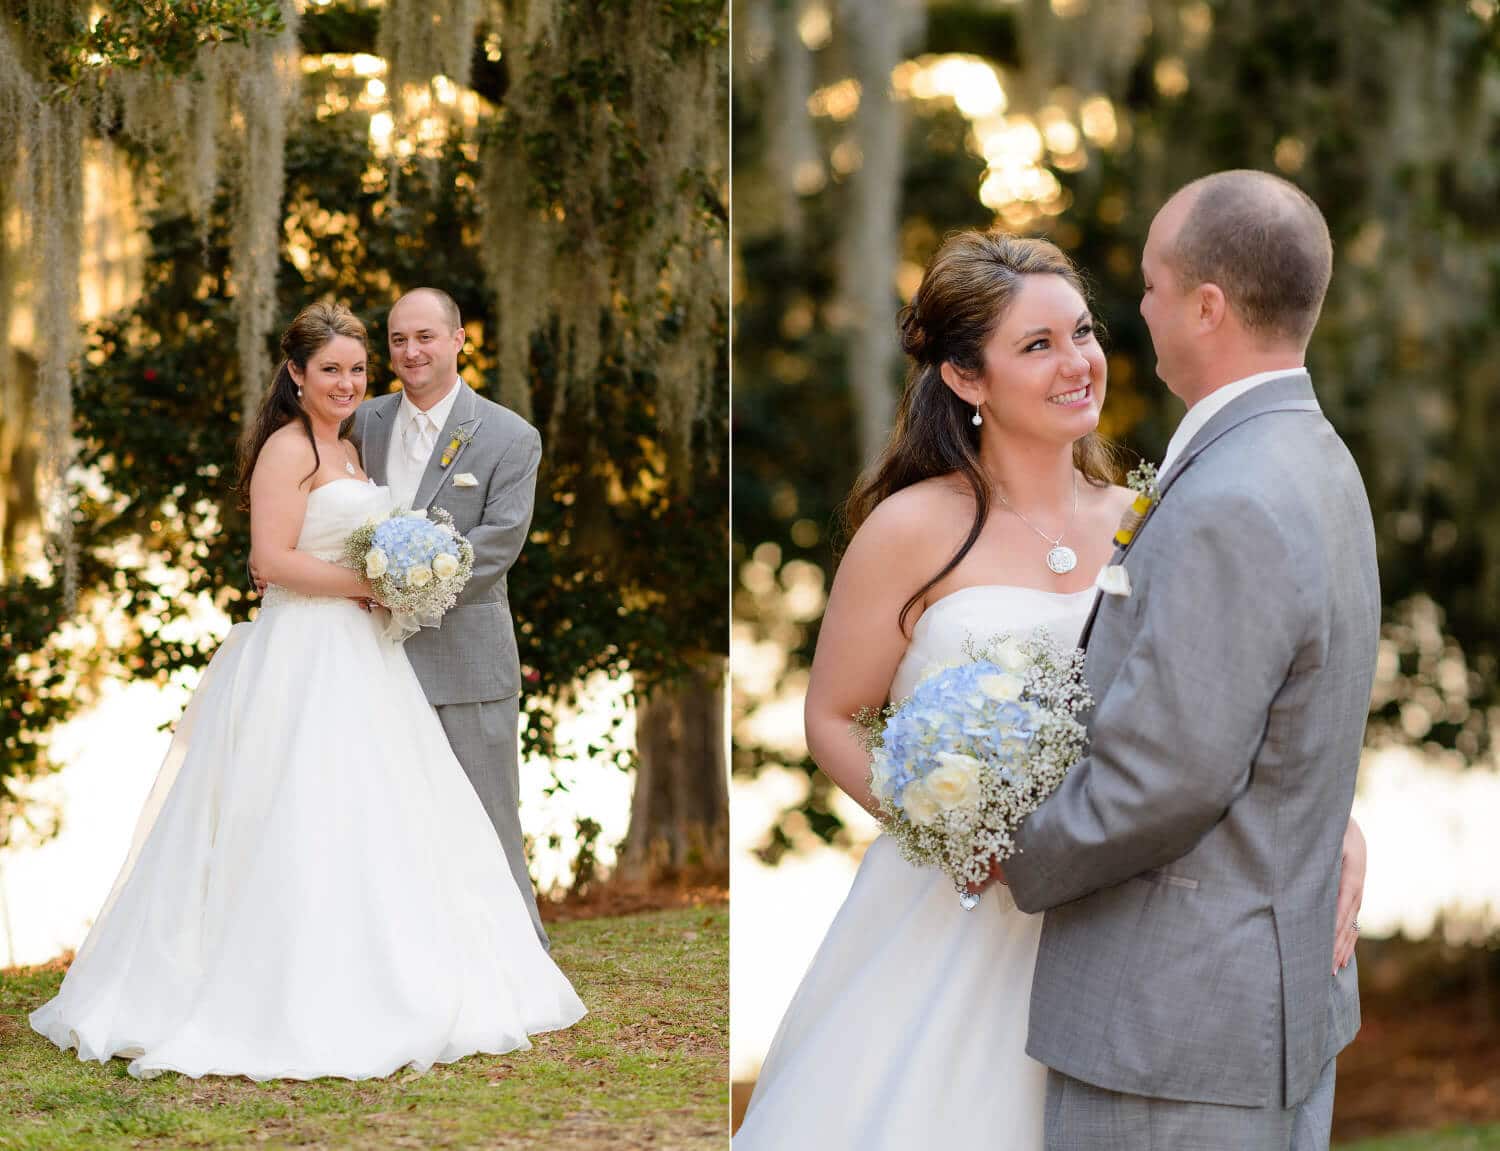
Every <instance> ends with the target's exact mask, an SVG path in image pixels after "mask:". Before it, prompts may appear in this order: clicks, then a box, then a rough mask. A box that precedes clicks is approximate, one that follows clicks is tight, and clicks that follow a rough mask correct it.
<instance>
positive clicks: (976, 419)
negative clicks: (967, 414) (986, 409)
mask: <svg viewBox="0 0 1500 1151" xmlns="http://www.w3.org/2000/svg"><path fill="white" fill-rule="evenodd" d="M969 423H971V424H973V425H974V426H975V427H976V428H977V427H978V426H979V425H980V424H982V423H984V417H983V416H981V415H980V414H979V405H978V404H975V405H974V418H973V419H972V420H970V421H969Z"/></svg>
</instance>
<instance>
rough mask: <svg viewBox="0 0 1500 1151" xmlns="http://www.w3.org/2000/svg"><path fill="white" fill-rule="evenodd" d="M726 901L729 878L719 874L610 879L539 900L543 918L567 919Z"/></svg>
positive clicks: (551, 920) (673, 909) (716, 903)
mask: <svg viewBox="0 0 1500 1151" xmlns="http://www.w3.org/2000/svg"><path fill="white" fill-rule="evenodd" d="M728 902H729V881H728V879H727V877H724V876H718V875H709V876H686V877H681V878H676V879H668V880H660V881H657V882H651V883H647V882H632V881H627V880H623V879H613V880H609V881H607V882H605V883H601V884H597V885H595V886H594V887H592V888H590V889H589V891H588V892H586V893H585V894H583V895H581V896H573V895H570V896H566V897H564V898H562V899H559V900H552V899H544V900H542V901H541V902H540V905H539V906H540V909H541V913H542V920H543V921H544V922H546V923H567V922H569V921H571V920H575V919H602V918H605V917H611V916H621V915H639V914H641V913H642V912H645V911H677V910H681V909H683V908H695V907H720V906H723V905H724V904H726V903H728Z"/></svg>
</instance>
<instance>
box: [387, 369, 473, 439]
mask: <svg viewBox="0 0 1500 1151" xmlns="http://www.w3.org/2000/svg"><path fill="white" fill-rule="evenodd" d="M462 388H463V381H462V380H459V381H457V382H456V383H455V384H454V385H453V387H452V388H450V389H449V391H448V394H447V395H446V396H444V397H443V398H442V399H440V400H439V401H438V402H437V403H435V404H433V405H432V407H430V408H428V409H427V411H426V413H425V415H426V416H427V417H428V418H429V419H431V420H432V424H433V428H434V429H435V430H436V431H439V432H440V431H442V430H443V426H444V425H445V424H447V422H448V414H449V413H450V412H451V411H453V405H454V404H455V403H457V402H458V393H459V391H460V390H461V389H462ZM418 414H424V413H422V409H421V408H419V407H417V405H416V404H414V403H412V402H411V398H410V397H409V396H407V395H406V393H405V392H403V393H402V394H401V423H403V424H405V423H406V422H408V421H409V420H410V419H411V418H412V417H413V416H415V415H418Z"/></svg>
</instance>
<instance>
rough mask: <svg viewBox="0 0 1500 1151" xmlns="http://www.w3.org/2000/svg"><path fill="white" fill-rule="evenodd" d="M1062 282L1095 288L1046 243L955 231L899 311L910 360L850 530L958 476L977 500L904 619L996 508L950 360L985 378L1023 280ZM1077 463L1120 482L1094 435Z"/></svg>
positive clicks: (858, 487)
mask: <svg viewBox="0 0 1500 1151" xmlns="http://www.w3.org/2000/svg"><path fill="white" fill-rule="evenodd" d="M1044 275H1045V276H1061V277H1062V278H1063V279H1064V280H1066V281H1067V282H1068V283H1069V284H1071V285H1072V286H1073V287H1074V288H1076V289H1077V290H1078V294H1079V295H1080V296H1083V297H1084V299H1087V298H1088V291H1087V289H1086V288H1085V286H1084V283H1083V278H1082V277H1081V276H1080V275H1079V274H1078V269H1077V268H1076V267H1074V265H1073V262H1072V261H1071V260H1069V259H1068V257H1067V256H1065V255H1064V254H1063V252H1062V250H1061V249H1060V248H1058V247H1057V246H1056V245H1055V244H1052V243H1049V242H1048V241H1046V240H1036V239H1027V238H1025V237H1022V236H1012V235H1010V234H1009V233H1007V232H1001V231H989V232H976V231H969V232H956V233H954V234H953V235H951V236H949V237H948V238H947V239H946V240H944V241H943V245H942V247H941V248H939V249H938V251H937V254H936V255H935V256H933V258H932V262H931V263H930V264H928V265H927V271H926V272H925V273H924V274H923V276H922V283H921V285H920V286H919V287H918V288H917V291H916V294H915V295H913V296H912V298H911V303H910V304H908V305H907V306H906V307H904V308H902V309H901V312H900V314H899V316H898V320H897V322H898V324H899V326H900V331H901V350H902V351H904V352H905V353H906V355H907V358H908V360H909V361H910V362H909V364H908V367H907V373H906V387H905V390H904V391H903V392H902V393H901V402H900V404H899V405H898V406H897V408H896V421H895V424H894V426H893V427H892V429H891V437H890V441H889V442H888V443H887V444H886V447H885V450H884V451H883V452H882V453H881V456H880V459H879V460H877V461H876V462H875V464H874V465H873V466H872V467H871V468H870V469H869V470H868V471H867V472H866V473H865V474H864V475H863V476H861V477H860V479H859V482H858V483H857V484H855V487H854V491H853V493H852V494H851V495H850V496H849V501H848V503H847V504H846V505H845V510H844V514H845V519H846V521H847V524H848V530H849V533H850V534H851V535H852V534H853V532H854V531H855V530H856V529H857V528H858V527H859V525H860V524H862V523H864V521H865V520H866V518H868V517H869V515H870V513H871V512H872V511H874V510H875V506H876V505H877V504H879V503H880V502H881V501H882V500H884V499H886V498H887V497H888V496H891V495H894V494H895V493H896V492H899V491H900V490H901V489H902V488H905V487H910V486H911V485H912V484H915V483H918V482H920V481H922V480H925V479H930V478H931V477H933V476H943V475H951V474H955V473H956V474H958V475H960V476H962V477H963V479H964V481H965V482H966V483H967V484H968V485H969V487H970V489H971V490H972V491H973V493H974V523H973V525H972V527H971V528H970V529H969V535H968V538H967V539H965V540H964V543H963V546H962V547H960V548H959V549H958V551H957V552H956V553H955V554H954V556H953V557H952V558H951V559H950V560H948V562H947V564H946V565H945V566H944V567H943V569H942V570H941V571H939V572H938V573H937V574H936V575H934V576H933V577H932V578H931V579H930V580H928V581H927V583H926V584H925V585H923V587H922V588H921V590H919V591H918V592H917V593H916V594H915V595H913V596H912V597H911V599H910V600H908V601H907V603H906V606H905V607H903V608H902V609H901V622H902V626H903V627H904V626H905V623H906V616H907V614H908V613H909V612H910V611H911V609H912V608H913V607H914V606H915V605H916V604H917V603H918V602H919V601H920V600H921V598H922V596H924V595H926V594H927V591H928V589H930V588H931V587H932V586H933V585H934V584H936V583H937V582H938V581H939V580H940V579H942V578H943V577H944V576H945V575H947V574H948V573H949V572H951V571H952V570H953V569H954V568H955V567H957V566H958V564H959V561H961V560H962V559H963V558H964V556H966V555H967V554H968V552H969V549H970V548H972V547H973V546H974V541H975V540H977V539H978V538H979V533H980V532H981V531H982V530H983V528H984V524H985V521H986V519H988V518H989V511H990V484H989V479H988V477H987V476H986V475H985V473H984V469H983V468H982V467H981V466H980V463H979V429H978V428H976V427H975V426H974V425H973V424H972V422H971V417H972V416H973V414H974V413H973V409H972V408H971V407H970V406H969V405H968V404H966V403H964V401H963V400H961V399H959V398H958V396H957V395H955V394H954V392H953V390H952V389H951V388H949V387H948V385H947V384H945V383H943V376H942V366H943V364H945V363H951V364H952V365H953V366H954V367H956V368H958V370H959V371H960V372H962V373H963V374H964V375H967V376H977V375H979V374H981V373H982V372H983V371H984V348H985V345H986V344H987V343H988V342H989V340H990V337H991V336H992V335H993V334H994V332H995V329H996V328H997V327H998V326H999V324H1000V321H1001V320H1002V319H1003V318H1004V316H1005V313H1006V311H1007V310H1008V309H1009V308H1010V305H1011V302H1012V301H1013V300H1014V299H1015V296H1016V293H1017V291H1018V290H1019V289H1020V287H1021V282H1022V278H1023V277H1025V276H1044ZM1073 462H1074V465H1075V466H1076V467H1077V468H1078V469H1079V470H1080V471H1081V472H1083V474H1084V476H1085V477H1086V478H1087V479H1088V481H1089V482H1090V483H1093V484H1096V485H1099V486H1103V485H1105V484H1108V483H1111V482H1112V481H1113V480H1114V478H1115V472H1116V468H1115V465H1114V457H1113V453H1112V452H1111V450H1110V448H1109V447H1108V446H1107V445H1106V443H1105V442H1104V441H1103V440H1102V439H1101V438H1100V437H1099V435H1098V434H1097V433H1093V432H1091V433H1089V434H1088V435H1087V436H1085V437H1084V438H1083V439H1081V440H1079V441H1078V442H1077V443H1076V444H1074V445H1073Z"/></svg>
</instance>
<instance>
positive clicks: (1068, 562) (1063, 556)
mask: <svg viewBox="0 0 1500 1151" xmlns="http://www.w3.org/2000/svg"><path fill="white" fill-rule="evenodd" d="M1047 566H1048V567H1049V568H1051V569H1052V573H1053V574H1054V575H1067V574H1068V573H1069V572H1070V571H1072V570H1073V569H1074V568H1076V567H1077V566H1078V553H1077V552H1075V551H1074V550H1073V549H1072V548H1070V547H1067V546H1065V545H1064V544H1058V545H1057V546H1056V547H1054V548H1053V549H1052V550H1051V551H1050V552H1048V553H1047Z"/></svg>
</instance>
